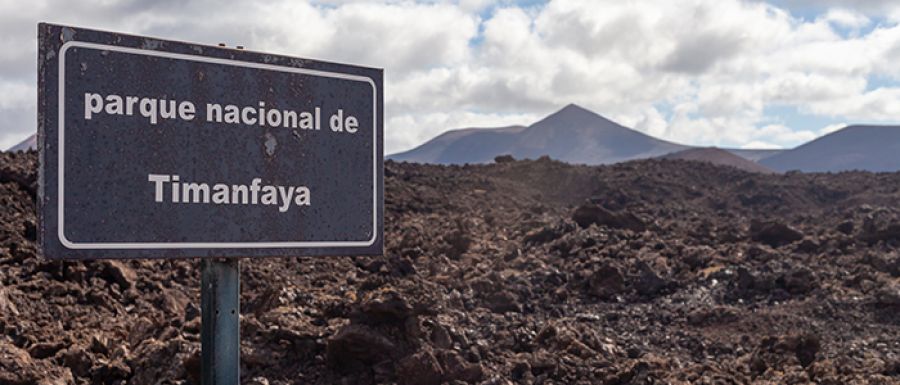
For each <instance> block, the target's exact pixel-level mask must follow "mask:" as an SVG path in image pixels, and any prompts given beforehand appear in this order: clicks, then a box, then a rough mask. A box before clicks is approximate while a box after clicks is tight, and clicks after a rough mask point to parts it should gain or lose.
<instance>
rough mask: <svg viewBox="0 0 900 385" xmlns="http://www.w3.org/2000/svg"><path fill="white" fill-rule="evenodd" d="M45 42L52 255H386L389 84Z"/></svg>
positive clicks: (44, 183)
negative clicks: (384, 94) (384, 95)
mask: <svg viewBox="0 0 900 385" xmlns="http://www.w3.org/2000/svg"><path fill="white" fill-rule="evenodd" d="M38 28H39V32H38V35H39V36H38V37H39V52H38V56H39V57H38V59H39V60H38V66H39V68H38V73H39V78H38V82H39V87H38V89H39V95H38V106H39V107H38V141H39V149H40V154H41V155H40V160H41V176H40V182H41V183H40V193H39V195H40V196H39V206H40V208H39V215H40V223H41V225H40V236H41V246H42V248H43V252H44V254H45V255H47V256H48V257H50V258H66V259H69V258H72V259H81V258H159V257H237V256H240V257H255V256H300V255H366V254H381V253H382V245H383V241H382V232H383V230H382V228H383V225H382V218H383V197H382V191H383V175H382V170H383V156H382V149H383V140H382V138H383V135H382V134H383V125H382V122H383V118H382V109H383V98H382V77H383V75H382V70H380V69H373V68H366V67H359V66H352V65H344V64H336V63H327V62H321V61H314V60H307V59H301V58H295V57H288V56H281V55H275V54H266V53H259V52H250V51H244V50H237V49H229V48H224V47H214V46H204V45H196V44H189V43H183V42H176V41H167V40H160V39H152V38H147V37H140V36H132V35H123V34H116V33H109V32H101V31H94V30H88V29H81V28H73V27H66V26H59V25H51V24H40V25H39V27H38Z"/></svg>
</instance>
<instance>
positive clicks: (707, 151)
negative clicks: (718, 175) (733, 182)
mask: <svg viewBox="0 0 900 385" xmlns="http://www.w3.org/2000/svg"><path fill="white" fill-rule="evenodd" d="M660 159H681V160H692V161H699V162H707V163H712V164H717V165H722V166H729V167H734V168H736V169H739V170H744V171H749V172H758V173H765V174H772V173H774V172H775V171H773V170H772V169H769V168H767V167H765V166H763V165H761V164H759V163H756V162H754V161H751V160H749V159H745V158H743V157H741V156H738V155H736V154H734V153H733V152H732V151H731V150H723V149H721V148H715V147H704V148H690V149H687V150H683V151H679V152H675V153H672V154H668V155H663V156H662V157H660Z"/></svg>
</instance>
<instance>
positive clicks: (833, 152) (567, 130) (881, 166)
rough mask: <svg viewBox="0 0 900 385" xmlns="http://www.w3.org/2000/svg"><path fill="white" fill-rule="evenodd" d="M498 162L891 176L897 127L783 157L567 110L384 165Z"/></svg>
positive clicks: (452, 137) (432, 145) (819, 142)
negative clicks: (651, 161)
mask: <svg viewBox="0 0 900 385" xmlns="http://www.w3.org/2000/svg"><path fill="white" fill-rule="evenodd" d="M36 148H37V136H36V135H31V136H30V137H28V138H27V139H25V140H24V141H22V142H21V143H19V144H17V145H15V146H13V147H11V148H10V149H8V150H7V151H25V150H28V149H36ZM691 150H697V151H691ZM724 152H727V153H730V154H732V155H736V156H737V157H740V158H743V159H744V160H746V162H744V161H742V160H741V159H738V158H737V157H732V156H729V155H728V154H725V153H724ZM498 155H512V156H513V157H515V158H520V159H523V158H532V159H533V158H538V157H541V156H544V155H547V156H550V157H551V158H553V159H557V160H561V161H564V162H568V163H575V164H589V165H598V164H610V163H618V162H624V161H629V160H635V159H646V158H660V157H662V158H667V159H687V160H700V161H707V162H712V163H716V164H723V165H728V166H732V167H737V168H740V169H744V170H747V171H754V172H770V171H772V170H774V171H778V172H785V171H791V170H798V171H803V172H839V171H849V170H864V171H873V172H895V171H900V126H872V125H853V126H848V127H846V128H843V129H841V130H838V131H835V132H833V133H830V134H828V135H825V136H822V137H820V138H817V139H815V140H813V141H810V142H808V143H806V144H803V145H801V146H799V147H796V148H794V149H790V150H765V149H730V148H723V149H716V148H713V149H711V148H703V147H693V146H687V145H683V144H678V143H672V142H668V141H665V140H661V139H657V138H654V137H652V136H649V135H647V134H644V133H641V132H638V131H636V130H633V129H630V128H628V127H625V126H622V125H620V124H618V123H615V122H613V121H611V120H609V119H606V118H604V117H603V116H600V115H598V114H596V113H594V112H591V111H589V110H587V109H584V108H582V107H579V106H577V105H574V104H570V105H568V106H566V107H565V108H563V109H561V110H559V111H557V112H555V113H553V114H551V115H549V116H547V117H546V118H544V119H542V120H540V121H538V122H536V123H534V124H532V125H530V126H509V127H501V128H467V129H459V130H451V131H447V132H444V133H443V134H440V135H438V136H437V137H435V138H433V139H431V140H429V141H427V142H426V143H424V144H422V145H420V146H418V147H416V148H414V149H412V150H409V151H405V152H401V153H397V154H393V155H388V156H387V158H388V159H393V160H396V161H408V162H418V163H435V164H463V163H489V162H493V160H494V158H495V157H497V156H498ZM669 155H671V156H669ZM757 166H758V167H757Z"/></svg>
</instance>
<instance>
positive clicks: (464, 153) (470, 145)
mask: <svg viewBox="0 0 900 385" xmlns="http://www.w3.org/2000/svg"><path fill="white" fill-rule="evenodd" d="M524 129H525V127H523V126H510V127H503V128H465V129H460V130H451V131H447V132H445V133H443V134H441V135H438V136H437V137H436V138H434V139H432V140H429V141H428V142H426V143H425V144H423V145H421V146H419V147H416V148H414V149H412V150H410V151H406V152H401V153H398V154H394V155H390V156H388V158H389V159H393V160H397V161H407V162H416V163H437V164H454V163H487V162H491V161H493V160H494V157H496V156H497V155H500V154H505V153H508V152H509V151H510V144H511V143H512V142H513V141H514V139H515V135H516V134H518V133H519V132H521V131H522V130H524ZM461 159H464V160H462V161H460V160H461Z"/></svg>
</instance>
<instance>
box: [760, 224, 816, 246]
mask: <svg viewBox="0 0 900 385" xmlns="http://www.w3.org/2000/svg"><path fill="white" fill-rule="evenodd" d="M750 238H751V239H753V240H754V241H757V242H761V243H764V244H766V245H769V246H772V247H779V246H783V245H787V244H790V243H793V242H796V241H799V240H801V239H803V233H801V232H800V231H798V230H797V229H794V228H793V227H791V226H788V225H786V224H784V223H782V222H778V221H753V222H752V223H751V224H750Z"/></svg>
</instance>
